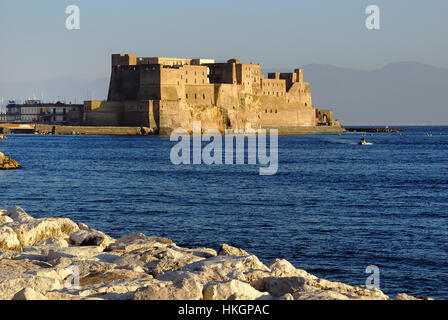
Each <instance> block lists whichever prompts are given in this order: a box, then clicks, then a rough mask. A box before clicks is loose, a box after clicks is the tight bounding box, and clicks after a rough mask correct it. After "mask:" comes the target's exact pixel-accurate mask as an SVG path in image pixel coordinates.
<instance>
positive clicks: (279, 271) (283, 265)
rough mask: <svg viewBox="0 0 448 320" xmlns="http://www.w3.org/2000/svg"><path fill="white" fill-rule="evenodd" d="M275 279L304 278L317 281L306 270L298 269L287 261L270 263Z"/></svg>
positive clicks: (276, 260)
mask: <svg viewBox="0 0 448 320" xmlns="http://www.w3.org/2000/svg"><path fill="white" fill-rule="evenodd" d="M268 267H269V269H270V270H271V274H272V276H273V277H303V278H308V279H317V277H315V276H313V275H311V274H309V273H308V272H306V271H305V270H302V269H296V268H295V267H294V266H293V265H292V264H291V263H290V262H288V261H287V260H285V259H274V260H272V261H270V262H269V263H268Z"/></svg>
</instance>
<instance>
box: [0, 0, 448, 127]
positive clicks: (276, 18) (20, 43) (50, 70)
mask: <svg viewBox="0 0 448 320" xmlns="http://www.w3.org/2000/svg"><path fill="white" fill-rule="evenodd" d="M72 4H75V5H77V6H78V7H79V9H80V29H79V30H68V29H66V27H65V20H66V18H67V16H68V15H67V14H66V13H65V10H66V7H67V6H69V5H72ZM372 4H373V5H377V6H378V7H379V9H380V18H381V28H380V30H368V29H367V28H366V26H365V20H366V17H367V16H368V15H367V14H366V13H365V10H366V7H367V6H369V5H372ZM136 8H138V10H136ZM447 11H448V2H447V1H443V0H434V1H431V3H424V2H422V1H417V0H396V1H393V2H392V1H387V0H376V1H371V0H347V1H344V2H336V1H332V0H313V1H311V0H310V1H300V2H299V1H289V0H279V1H276V2H275V3H274V2H272V1H269V0H257V1H255V0H247V1H236V0H228V1H225V2H211V1H205V0H192V1H189V2H185V1H181V0H171V1H168V2H156V1H140V0H134V1H128V2H126V3H124V2H121V1H116V0H109V1H106V0H97V1H87V0H77V1H75V2H72V1H66V0H64V1H58V2H55V1H51V0H41V1H30V0H17V1H14V2H6V1H3V2H1V3H0V41H1V43H2V45H3V47H4V49H3V50H1V51H0V97H2V96H3V97H5V99H8V97H9V98H10V99H24V98H29V97H32V96H33V94H34V95H35V96H36V98H40V97H41V95H42V94H43V95H44V97H47V98H48V99H53V100H55V99H57V98H56V97H65V98H66V99H67V100H69V99H71V100H75V99H76V100H77V101H81V100H83V99H84V100H87V99H91V98H95V99H104V98H105V97H106V94H107V92H106V90H107V89H105V85H104V81H106V82H108V78H109V76H110V61H111V54H113V53H133V54H136V55H137V56H166V57H190V58H192V57H203V58H208V57H210V58H213V59H215V60H216V61H226V60H228V59H230V58H233V57H236V58H239V59H240V60H241V61H243V62H245V63H260V64H261V67H262V71H263V72H268V71H267V70H293V69H295V68H298V67H304V68H305V69H310V68H314V66H318V67H317V68H315V69H319V70H315V72H314V73H313V72H309V71H308V70H305V81H309V82H310V83H311V90H312V95H313V102H316V106H317V107H319V106H320V105H329V106H333V107H334V111H335V115H336V117H337V118H339V119H340V120H341V121H342V122H344V119H345V120H346V121H349V122H351V123H358V124H362V123H366V122H367V121H366V120H365V119H363V118H366V117H368V118H369V119H370V121H374V122H381V123H384V124H389V123H387V119H388V118H390V116H391V113H396V114H397V117H398V114H399V113H401V115H402V116H403V117H405V119H402V120H403V122H406V123H411V122H412V123H423V122H425V123H428V122H431V123H432V122H440V121H444V119H448V110H445V109H447V108H445V106H446V101H448V97H447V96H446V93H445V91H446V90H445V89H444V87H446V86H448V82H447V79H446V78H445V74H448V59H447V57H446V52H448V42H447V41H444V40H443V39H445V38H446V31H447V30H448V19H446V17H445V12H447ZM409 62H412V63H418V64H422V65H425V66H428V67H427V68H422V69H423V71H424V72H426V71H428V73H427V74H421V75H420V73H419V72H420V70H415V72H414V74H410V73H409V72H406V71H404V70H396V72H395V73H394V72H391V73H382V71H385V70H387V69H389V68H387V66H389V65H391V64H392V65H398V64H401V63H409ZM322 67H326V68H324V69H325V72H323V71H322V70H320V69H322ZM332 68H334V69H335V70H333V71H334V72H333V71H332V70H331V69H332ZM435 69H437V70H435ZM337 71H343V72H344V79H343V81H340V80H339V79H338V78H337V77H336V76H335V72H337ZM322 72H323V73H322ZM434 73H437V74H438V78H437V79H438V82H436V81H435V80H432V79H419V80H416V79H414V77H415V76H418V77H425V76H429V77H432V75H433V74H434ZM330 74H331V77H332V79H333V80H332V81H333V82H331V81H329V80H328V79H325V77H327V76H328V75H330ZM377 74H382V76H383V77H386V79H385V80H384V81H385V82H387V83H390V85H393V86H395V83H394V82H393V81H391V80H389V78H390V77H391V76H392V78H393V77H396V79H395V81H397V79H399V82H400V85H401V88H400V90H401V91H400V94H401V95H402V96H403V97H404V98H406V97H407V96H413V97H414V100H415V101H412V100H411V99H408V101H405V100H403V101H402V104H404V106H403V105H397V103H398V100H396V99H397V96H398V93H396V92H392V91H391V90H390V88H388V87H387V86H384V85H382V84H381V82H383V81H379V80H378V79H382V78H376V79H377V81H379V82H378V83H376V82H373V81H371V80H370V79H369V76H370V75H373V76H377ZM408 76H410V77H409V78H408ZM104 79H107V80H104ZM334 81H336V82H335V83H334ZM344 81H345V82H350V83H351V84H352V86H355V87H356V86H359V90H361V93H359V94H358V93H357V91H356V90H357V89H356V88H354V89H353V90H352V91H351V92H350V91H348V87H344V88H341V92H336V90H335V88H334V87H340V86H344V83H343V82H344ZM359 82H361V83H359ZM70 83H74V88H72V90H69V89H67V88H65V87H64V86H66V85H70ZM332 83H333V84H332ZM367 83H368V84H369V85H367ZM428 83H431V85H428ZM332 85H333V88H332V87H331V86H332ZM363 85H364V86H363ZM17 86H22V88H21V89H20V88H19V89H17ZM106 86H108V83H107V84H106ZM369 86H370V87H369ZM58 90H59V91H60V92H56V91H58ZM369 90H372V91H378V92H384V90H388V91H389V93H388V94H389V96H384V97H383V101H381V99H379V101H376V100H377V99H378V97H374V96H372V95H371V94H369V92H368V91H369ZM397 90H398V89H397ZM415 90H417V91H419V92H421V96H422V97H423V96H426V97H429V98H427V99H428V100H427V101H425V100H424V99H423V98H422V97H420V96H417V95H416V92H415ZM423 90H424V91H423ZM52 91H55V93H53V92H52ZM343 95H345V97H344V96H343ZM347 95H350V96H353V97H347ZM394 99H395V100H394ZM44 100H46V99H44ZM389 100H390V102H389V104H387V103H388V101H389ZM392 101H394V102H393V103H392ZM378 102H381V103H385V104H386V105H387V108H385V109H384V110H377V111H376V112H370V113H369V112H368V111H369V110H370V111H371V109H372V108H375V106H376V104H378ZM375 103H376V104H375ZM363 108H364V109H365V110H364V109H363ZM422 108H423V109H425V110H426V111H425V112H423V111H422V110H421V109H422ZM426 115H431V116H432V119H422V116H426ZM354 117H356V119H354ZM379 117H381V118H382V119H379ZM400 119H401V118H400ZM355 120H356V121H355ZM400 121H401V120H400ZM394 122H397V121H394ZM389 125H390V124H389Z"/></svg>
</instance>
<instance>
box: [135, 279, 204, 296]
mask: <svg viewBox="0 0 448 320" xmlns="http://www.w3.org/2000/svg"><path fill="white" fill-rule="evenodd" d="M202 290H203V286H202V284H201V283H199V282H197V281H195V280H193V279H189V278H184V279H180V280H177V281H174V282H170V281H160V280H156V279H154V280H153V281H151V282H150V283H149V284H148V285H147V286H145V287H144V288H140V289H138V290H137V291H136V292H135V294H134V297H133V299H134V300H201V299H202V297H203V296H202Z"/></svg>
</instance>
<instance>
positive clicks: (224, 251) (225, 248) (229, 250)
mask: <svg viewBox="0 0 448 320" xmlns="http://www.w3.org/2000/svg"><path fill="white" fill-rule="evenodd" d="M218 255H220V256H250V254H249V253H247V251H244V250H243V249H240V248H236V247H232V246H229V245H228V244H226V243H224V244H223V245H222V246H221V248H220V249H219V251H218Z"/></svg>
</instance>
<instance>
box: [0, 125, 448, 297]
mask: <svg viewBox="0 0 448 320" xmlns="http://www.w3.org/2000/svg"><path fill="white" fill-rule="evenodd" d="M405 130H406V131H405V132H404V133H403V134H402V135H400V134H397V133H394V134H384V133H382V134H374V135H370V134H368V135H367V137H366V138H367V140H368V141H370V142H373V143H374V144H373V145H371V146H358V145H357V144H356V142H357V141H358V140H359V138H360V136H361V134H360V133H347V134H343V135H342V136H338V135H337V134H317V135H306V136H280V137H279V169H278V173H277V175H275V176H260V175H258V169H259V167H258V166H253V165H231V166H228V165H220V166H218V165H215V166H206V165H194V166H193V165H190V166H187V165H180V166H175V165H173V164H171V162H170V157H169V154H170V149H171V147H172V146H173V144H174V143H173V142H170V141H169V139H168V138H163V137H120V136H118V137H117V136H34V135H12V136H9V139H8V140H4V141H0V151H1V152H3V153H5V154H6V155H8V156H10V157H12V158H14V159H16V160H17V161H19V163H20V164H21V165H23V167H24V169H22V170H18V171H3V172H0V190H1V191H0V208H8V207H10V206H13V205H18V206H21V207H23V208H24V209H25V210H26V211H27V212H28V213H30V214H31V215H33V216H35V217H48V216H64V217H69V218H71V219H73V220H75V221H82V222H84V223H86V224H88V225H89V226H91V227H93V228H96V229H99V230H102V231H105V232H107V233H109V234H110V235H112V236H114V237H119V236H121V235H124V234H127V233H130V232H142V233H145V234H147V235H158V236H165V237H168V238H170V239H172V240H173V241H175V242H176V243H177V244H178V245H181V246H189V247H195V246H206V247H212V248H215V249H218V248H219V246H220V244H222V243H224V242H226V243H229V244H232V245H235V246H238V247H242V248H244V249H246V250H247V251H249V252H251V253H254V254H256V255H257V256H258V257H260V259H262V260H263V261H264V262H268V261H269V260H270V259H272V258H276V257H279V258H285V259H287V260H289V261H290V262H291V263H293V264H294V265H295V266H296V267H298V268H303V269H306V270H307V271H309V272H310V273H313V274H315V275H317V276H319V277H324V278H326V279H328V280H335V281H343V282H346V283H350V284H354V285H359V284H364V283H365V279H366V277H367V276H368V275H367V274H365V268H366V267H367V266H369V265H372V264H374V265H377V266H378V267H379V268H380V272H381V275H380V276H381V277H380V281H381V283H380V285H381V289H382V290H383V291H385V293H386V294H389V295H394V294H396V293H398V292H403V291H404V292H407V293H409V294H413V295H422V296H430V297H434V298H445V299H448V241H447V240H448V238H447V236H448V157H447V151H448V127H426V128H423V127H407V128H405ZM426 132H431V133H432V136H430V137H429V136H427V135H426Z"/></svg>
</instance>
